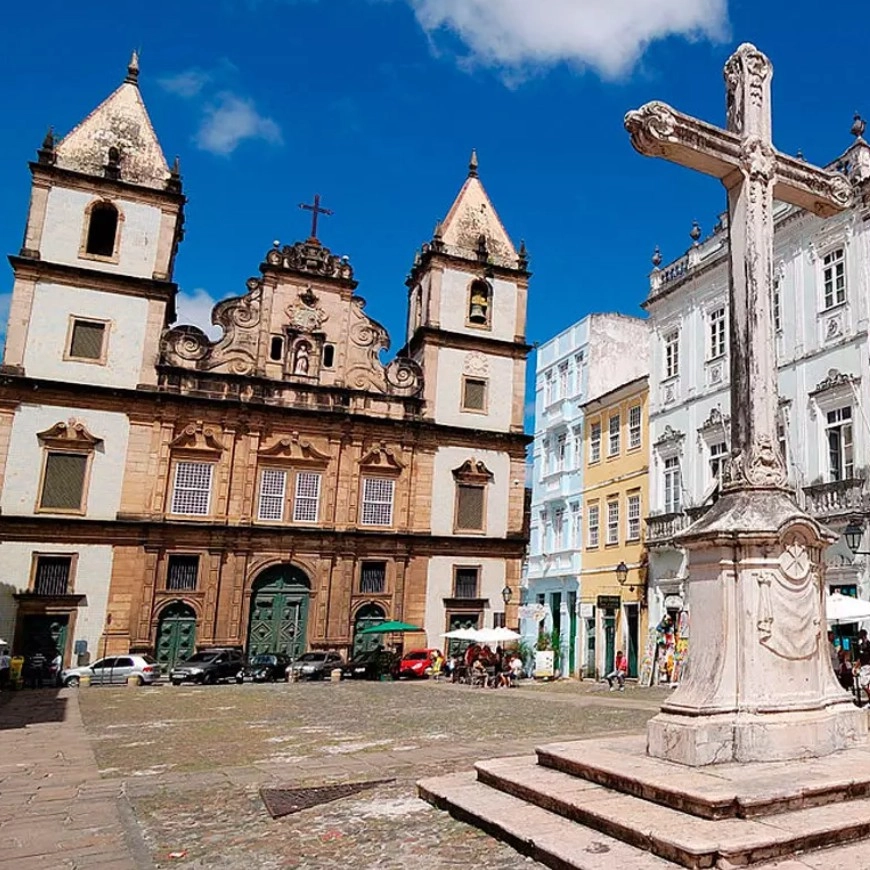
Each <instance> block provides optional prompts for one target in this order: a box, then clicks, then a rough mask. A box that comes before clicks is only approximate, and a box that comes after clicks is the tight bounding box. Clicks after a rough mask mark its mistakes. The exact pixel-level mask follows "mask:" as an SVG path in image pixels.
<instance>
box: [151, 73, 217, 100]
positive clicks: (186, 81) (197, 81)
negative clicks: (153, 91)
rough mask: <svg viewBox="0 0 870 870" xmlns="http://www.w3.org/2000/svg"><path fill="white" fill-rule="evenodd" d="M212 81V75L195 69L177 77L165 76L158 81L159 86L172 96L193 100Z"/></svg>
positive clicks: (176, 74) (178, 74)
mask: <svg viewBox="0 0 870 870" xmlns="http://www.w3.org/2000/svg"><path fill="white" fill-rule="evenodd" d="M211 80H212V74H211V73H209V72H206V71H205V70H201V69H197V68H193V69H188V70H184V71H183V72H180V73H175V75H171V76H164V77H163V78H162V79H159V80H158V84H159V85H160V87H161V88H163V90H165V91H169V93H170V94H175V96H177V97H184V98H185V99H191V98H192V97H196V96H199V94H200V93H202V89H203V88H204V87H205V86H206V85H207V84H208V83H209V82H210V81H211Z"/></svg>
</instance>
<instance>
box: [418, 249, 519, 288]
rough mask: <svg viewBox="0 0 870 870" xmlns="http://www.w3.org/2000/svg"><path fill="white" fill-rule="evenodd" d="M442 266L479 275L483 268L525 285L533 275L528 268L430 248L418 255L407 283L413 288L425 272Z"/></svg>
mask: <svg viewBox="0 0 870 870" xmlns="http://www.w3.org/2000/svg"><path fill="white" fill-rule="evenodd" d="M441 266H451V267H453V268H454V269H457V270H459V271H461V272H468V273H469V274H470V275H479V274H480V273H481V271H482V270H485V271H487V272H489V273H491V276H492V277H493V278H502V279H505V280H508V281H516V282H517V283H518V284H521V285H524V286H525V285H527V284H528V283H529V279H530V278H531V277H532V273H531V272H529V271H528V270H527V269H519V268H517V269H511V268H509V267H508V266H503V265H499V264H497V263H489V262H481V261H480V260H477V259H472V258H470V257H462V256H459V255H458V254H454V253H451V252H449V251H446V250H441V251H437V250H434V249H432V248H430V249H429V250H427V251H423V253H421V254H419V255H418V256H417V258H416V260H415V262H414V265H413V267H412V268H411V271H410V273H409V274H408V278H407V279H406V281H405V284H406V285H407V286H408V287H409V288H413V287H414V286H415V285H416V284H417V283H418V282H419V281H420V279H421V278H422V276H423V274H424V273H425V272H428V271H430V270H431V269H433V268H438V267H441Z"/></svg>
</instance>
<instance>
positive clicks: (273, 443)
mask: <svg viewBox="0 0 870 870" xmlns="http://www.w3.org/2000/svg"><path fill="white" fill-rule="evenodd" d="M264 440H265V443H264V444H262V445H261V447H260V449H259V451H258V454H259V455H260V456H270V457H281V458H285V459H295V460H297V461H298V460H303V461H308V462H327V461H329V459H330V458H331V457H330V455H329V454H328V453H323V452H321V451H320V450H318V449H317V448H316V447H315V446H314V445H313V444H312V443H311V442H310V441H309V440H308V439H307V438H302V437H300V435H299V433H298V432H291V433H290V434H289V435H275V436H270V437H268V438H266V439H264Z"/></svg>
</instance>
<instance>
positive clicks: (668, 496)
mask: <svg viewBox="0 0 870 870" xmlns="http://www.w3.org/2000/svg"><path fill="white" fill-rule="evenodd" d="M682 491H683V476H682V473H681V471H680V460H679V458H678V457H677V456H669V457H668V458H667V459H665V462H664V492H665V513H666V514H677V513H679V512H680V510H681V509H682V504H683V499H682Z"/></svg>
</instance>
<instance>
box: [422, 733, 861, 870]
mask: <svg viewBox="0 0 870 870" xmlns="http://www.w3.org/2000/svg"><path fill="white" fill-rule="evenodd" d="M418 789H419V793H420V796H421V797H422V798H424V799H425V800H427V801H429V802H430V803H432V804H434V805H435V806H438V807H440V808H442V809H446V810H449V811H450V812H451V814H453V815H454V816H456V817H457V818H459V819H461V820H463V821H467V822H470V823H472V824H474V825H476V826H477V827H480V828H482V829H483V830H485V831H487V832H488V833H490V834H492V835H494V836H496V837H498V838H499V839H503V840H505V841H507V842H508V843H510V844H511V845H513V846H514V847H515V848H516V849H518V850H519V851H520V852H522V853H524V854H526V855H529V856H530V857H532V858H534V859H535V860H537V861H540V862H541V863H542V864H545V865H546V866H548V867H553V868H558V870H610V868H616V870H657V868H660V870H664V868H676V867H690V868H708V867H709V868H714V867H715V868H721V870H725V868H734V867H744V866H751V867H755V868H757V870H761V868H764V870H774V868H776V870H806V868H814V870H822V868H824V870H835V868H846V867H848V868H849V870H854V868H861V867H868V866H870V857H868V855H870V842H868V841H867V840H865V838H870V746H867V745H861V746H860V747H858V748H853V749H848V750H844V751H842V752H837V753H834V754H832V755H829V756H828V757H826V758H808V759H806V760H798V761H795V760H792V761H788V762H759V763H755V764H752V765H746V764H740V763H736V762H735V763H728V764H720V765H715V766H710V767H705V768H689V767H686V766H685V765H682V764H677V763H674V762H671V761H666V760H664V759H660V758H654V757H651V756H649V755H648V754H647V752H646V738H645V737H643V736H640V737H626V738H614V739H602V740H582V741H576V742H570V743H559V744H552V745H549V746H544V747H541V748H539V749H538V750H537V754H536V755H534V756H528V757H525V756H524V757H519V758H500V759H492V760H489V761H482V762H479V763H478V764H477V765H476V769H475V771H473V772H466V773H459V774H452V775H450V776H443V777H437V778H433V779H427V780H423V781H421V782H420V783H419V784H418Z"/></svg>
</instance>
